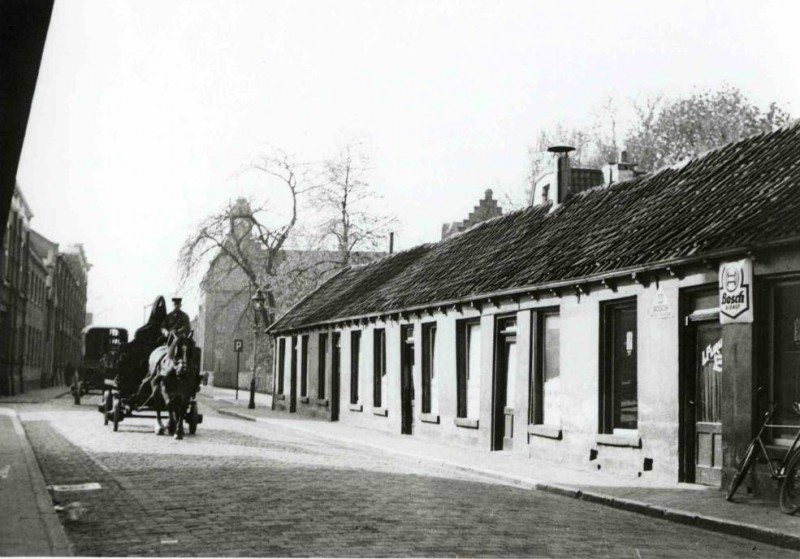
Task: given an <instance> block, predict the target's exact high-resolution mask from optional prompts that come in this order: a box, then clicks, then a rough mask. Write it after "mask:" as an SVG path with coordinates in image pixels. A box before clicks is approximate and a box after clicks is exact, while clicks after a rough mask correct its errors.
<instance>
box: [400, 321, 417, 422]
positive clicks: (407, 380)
mask: <svg viewBox="0 0 800 559" xmlns="http://www.w3.org/2000/svg"><path fill="white" fill-rule="evenodd" d="M400 384H401V386H400V389H401V390H400V394H401V414H400V415H401V420H400V424H401V425H400V432H401V433H402V434H404V435H411V434H412V433H413V432H414V326H413V325H412V324H407V325H405V326H402V327H401V328H400Z"/></svg>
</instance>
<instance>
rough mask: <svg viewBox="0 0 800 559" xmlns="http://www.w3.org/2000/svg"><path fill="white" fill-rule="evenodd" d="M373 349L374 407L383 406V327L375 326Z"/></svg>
mask: <svg viewBox="0 0 800 559" xmlns="http://www.w3.org/2000/svg"><path fill="white" fill-rule="evenodd" d="M373 344H374V346H373V347H374V351H373V353H372V355H373V366H372V370H373V375H374V377H375V378H374V381H373V385H372V387H373V394H372V400H373V406H374V407H376V408H380V407H383V402H384V399H385V398H384V397H383V391H384V390H385V388H386V386H385V385H386V383H384V382H383V377H384V376H385V375H386V330H384V329H383V328H376V329H375V333H374V337H373Z"/></svg>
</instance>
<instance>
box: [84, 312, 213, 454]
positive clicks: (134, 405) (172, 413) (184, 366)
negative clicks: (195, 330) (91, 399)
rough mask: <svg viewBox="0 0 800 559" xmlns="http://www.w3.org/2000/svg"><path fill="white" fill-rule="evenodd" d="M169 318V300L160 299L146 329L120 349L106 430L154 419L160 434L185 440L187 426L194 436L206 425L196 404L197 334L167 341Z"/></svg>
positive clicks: (109, 387) (106, 404)
mask: <svg viewBox="0 0 800 559" xmlns="http://www.w3.org/2000/svg"><path fill="white" fill-rule="evenodd" d="M165 316H166V304H165V303H164V298H163V297H158V298H157V299H156V302H155V303H154V305H153V311H152V312H151V314H150V319H149V320H148V322H147V324H145V325H144V326H143V327H141V328H139V329H138V330H137V331H136V334H135V336H134V339H133V340H131V342H129V343H127V344H123V345H122V347H121V348H120V351H119V357H118V359H117V362H116V364H115V368H114V376H113V378H111V379H106V381H105V391H104V392H103V399H102V402H101V403H100V405H99V406H98V411H100V412H101V413H102V414H103V421H104V424H105V425H108V424H109V423H112V424H113V426H114V431H117V430H118V429H119V424H120V422H121V421H123V420H124V419H125V418H128V417H155V418H156V419H157V421H158V427H157V429H156V433H157V434H159V435H162V434H164V432H165V431H168V432H169V434H170V435H172V434H174V435H175V437H176V438H179V439H180V438H183V424H184V423H186V424H187V425H188V427H189V433H190V434H192V435H193V434H194V433H195V432H196V431H197V425H198V424H200V423H202V422H203V415H202V414H200V413H198V411H197V400H196V394H197V392H198V391H199V390H200V374H199V371H200V348H198V347H197V346H196V345H195V343H194V338H193V334H192V333H190V334H189V335H188V336H180V335H176V334H175V333H170V334H169V336H167V337H166V339H165V338H164V336H163V335H162V331H161V325H162V324H163V319H164V317H165ZM162 411H165V412H167V414H168V426H167V428H166V429H165V428H164V426H163V425H162V423H161V412H162ZM153 413H155V415H153Z"/></svg>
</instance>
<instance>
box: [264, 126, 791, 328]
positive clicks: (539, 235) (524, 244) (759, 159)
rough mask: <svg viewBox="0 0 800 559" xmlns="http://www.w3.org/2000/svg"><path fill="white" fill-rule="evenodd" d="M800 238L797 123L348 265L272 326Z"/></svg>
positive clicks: (381, 310)
mask: <svg viewBox="0 0 800 559" xmlns="http://www.w3.org/2000/svg"><path fill="white" fill-rule="evenodd" d="M784 239H786V240H791V241H792V242H795V241H800V125H798V123H797V122H796V123H794V124H792V125H790V126H787V127H784V128H781V129H779V130H777V131H774V132H770V133H765V134H759V135H757V136H753V137H750V138H747V139H745V140H742V141H739V142H736V143H733V144H729V145H727V146H724V147H722V148H718V149H715V150H712V151H710V152H707V153H705V154H703V155H702V156H698V157H695V158H693V159H689V160H687V161H685V162H683V163H681V164H679V165H674V166H671V167H666V168H664V169H661V170H660V171H658V172H656V173H654V174H651V175H645V176H642V177H638V178H635V179H632V180H629V181H624V182H619V183H616V184H613V185H612V186H610V187H596V188H593V189H590V190H587V191H585V192H581V193H579V194H577V195H575V196H574V197H572V198H571V199H569V200H568V201H567V202H566V203H564V204H563V205H562V206H561V207H559V208H558V209H556V210H555V211H553V212H549V206H537V207H530V208H526V209H524V210H520V211H517V212H513V213H509V214H507V215H504V216H501V217H496V218H493V219H490V220H488V221H484V222H483V223H480V224H478V225H476V226H475V227H473V228H472V229H470V230H468V231H465V232H464V233H462V234H460V235H455V236H453V237H450V238H448V239H446V240H443V241H440V242H438V243H434V244H428V245H421V246H418V247H416V248H413V249H411V250H407V251H404V252H399V253H397V254H394V255H391V256H389V257H387V258H384V259H382V260H380V261H378V262H374V263H372V264H368V265H366V266H362V267H354V268H348V269H345V270H344V271H343V272H342V273H340V274H338V275H337V276H335V277H334V278H332V279H331V280H329V281H328V282H327V283H325V284H324V285H323V286H322V287H321V288H320V289H318V290H317V291H315V292H314V293H312V294H311V295H309V296H308V297H306V298H305V299H304V300H302V301H300V303H298V304H297V305H296V306H295V307H294V308H293V309H291V310H290V311H289V312H288V313H286V314H285V315H284V316H282V317H281V318H280V319H279V320H278V321H277V322H276V323H275V324H274V325H273V326H272V328H271V329H270V330H271V331H272V332H280V331H285V330H291V329H296V328H300V327H306V326H311V325H313V324H317V323H321V322H325V321H330V320H333V319H344V318H357V317H359V316H364V315H367V314H375V313H386V312H397V311H400V310H403V309H408V308H413V307H418V306H422V305H426V304H434V303H444V302H451V301H455V300H459V299H464V298H468V297H474V296H478V295H481V294H489V293H495V292H498V291H503V290H509V289H514V288H523V287H536V286H538V285H546V284H548V283H553V282H558V281H569V280H580V279H581V278H589V277H597V276H600V275H603V274H610V273H614V272H621V271H624V270H626V269H641V268H643V267H644V268H646V267H648V266H651V267H654V266H661V267H663V266H666V265H668V264H669V263H670V262H675V261H678V260H682V259H686V258H691V257H695V258H700V257H702V256H703V255H704V254H710V253H714V252H719V251H720V250H724V249H742V250H746V249H754V248H758V247H759V246H763V245H765V244H766V243H774V242H776V241H780V240H784Z"/></svg>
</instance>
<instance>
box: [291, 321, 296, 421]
mask: <svg viewBox="0 0 800 559" xmlns="http://www.w3.org/2000/svg"><path fill="white" fill-rule="evenodd" d="M291 363H292V369H291V374H290V375H289V411H290V412H296V411H297V336H292V360H291Z"/></svg>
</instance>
